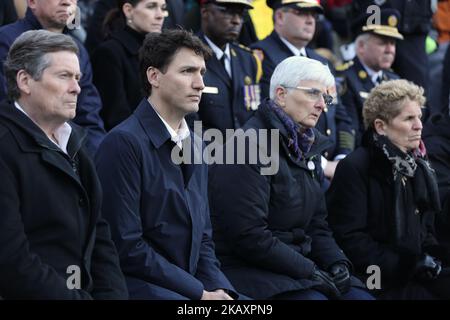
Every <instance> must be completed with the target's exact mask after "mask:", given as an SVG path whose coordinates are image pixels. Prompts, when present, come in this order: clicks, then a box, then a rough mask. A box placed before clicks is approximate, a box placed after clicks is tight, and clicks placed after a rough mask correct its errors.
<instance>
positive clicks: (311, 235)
mask: <svg viewBox="0 0 450 320" xmlns="http://www.w3.org/2000/svg"><path fill="white" fill-rule="evenodd" d="M266 103H267V101H265V102H263V103H262V104H261V105H260V106H259V109H258V111H257V112H256V113H255V116H254V117H252V118H251V119H250V120H249V121H248V122H247V124H246V125H245V126H244V128H243V129H244V130H248V129H257V130H259V129H263V130H267V129H279V130H280V136H279V140H277V139H275V140H274V141H273V143H279V154H277V155H279V170H274V171H276V172H273V173H274V174H273V175H262V174H261V168H264V167H265V166H264V165H262V163H261V161H258V162H257V163H255V164H251V163H250V157H251V156H250V157H249V152H250V150H259V151H261V152H263V153H265V152H266V151H265V149H266V148H268V150H271V151H270V152H273V153H274V154H276V148H275V147H274V146H275V145H274V144H272V143H269V144H268V145H267V144H265V143H260V144H259V143H258V144H257V145H255V144H256V143H257V141H256V140H253V141H251V142H250V145H251V147H250V145H247V148H246V149H245V154H246V159H247V161H248V162H247V163H246V164H245V165H244V164H237V163H236V162H235V163H234V164H230V163H226V164H223V165H221V164H216V165H214V166H213V167H212V169H211V170H210V186H209V200H210V208H211V219H212V222H213V228H214V240H215V243H216V253H217V256H218V257H219V259H220V260H221V262H222V270H223V271H224V272H225V274H226V275H227V276H228V278H229V279H230V280H231V282H232V283H233V285H234V287H235V288H236V289H237V290H238V291H240V292H242V293H244V294H246V295H248V296H250V297H252V298H256V299H266V298H270V297H272V296H274V295H277V294H280V293H284V292H288V291H295V290H302V289H307V288H310V287H312V286H314V284H315V283H314V282H313V281H311V280H310V279H309V278H310V277H311V275H312V272H313V267H314V265H315V264H317V265H318V266H319V267H320V268H322V269H327V268H328V267H330V266H331V265H332V264H333V263H335V262H337V261H347V262H348V263H349V264H350V262H349V261H348V259H347V258H346V256H345V255H344V254H343V253H342V251H341V249H340V248H339V247H338V246H337V244H336V242H335V241H334V239H333V236H332V234H331V231H330V229H329V228H328V223H327V221H326V217H327V211H326V207H325V200H324V195H323V192H322V191H321V185H320V180H321V177H322V169H321V167H320V153H321V151H322V150H323V149H324V148H327V146H328V144H329V142H328V140H327V139H326V138H325V137H323V136H322V135H321V134H320V133H319V132H318V131H317V130H315V135H316V140H315V142H314V144H313V146H312V148H311V150H310V152H308V153H307V154H306V160H302V161H297V160H295V159H294V156H293V154H292V153H291V152H290V151H289V150H288V148H287V147H286V137H287V132H286V129H285V128H284V126H283V124H282V123H281V122H280V121H279V120H278V118H277V116H276V115H275V113H274V112H273V111H271V110H270V109H269V107H268V106H267V105H266ZM250 131H251V130H250ZM258 132H263V131H258ZM268 141H269V142H270V141H271V138H270V136H269V138H268ZM238 152H239V151H238ZM240 152H243V151H242V150H241V151H240ZM235 154H236V155H237V156H241V155H242V154H240V153H239V154H237V153H235ZM235 160H237V159H235Z"/></svg>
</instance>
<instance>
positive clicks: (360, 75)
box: [358, 70, 367, 80]
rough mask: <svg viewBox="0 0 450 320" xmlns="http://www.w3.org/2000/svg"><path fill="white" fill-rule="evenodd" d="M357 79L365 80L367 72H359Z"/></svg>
mask: <svg viewBox="0 0 450 320" xmlns="http://www.w3.org/2000/svg"><path fill="white" fill-rule="evenodd" d="M358 77H360V78H361V79H363V80H364V79H365V78H367V72H365V71H364V70H359V72H358Z"/></svg>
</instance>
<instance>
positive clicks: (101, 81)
mask: <svg viewBox="0 0 450 320" xmlns="http://www.w3.org/2000/svg"><path fill="white" fill-rule="evenodd" d="M166 16H167V7H166V1H165V0H118V6H117V8H115V9H113V10H111V11H110V12H109V14H108V15H107V17H106V20H105V23H104V33H105V35H106V37H107V39H108V40H106V41H105V42H103V43H101V44H100V45H99V46H98V47H97V49H95V51H94V52H93V54H92V56H91V57H92V59H91V60H92V69H93V73H94V84H95V86H96V87H97V89H98V91H99V93H100V96H101V98H102V102H103V108H102V110H101V112H100V115H101V117H102V119H103V122H104V123H105V129H106V130H107V131H109V130H111V129H112V128H113V127H114V126H115V125H117V124H119V123H120V122H122V121H123V120H125V119H126V118H128V116H129V115H130V114H131V113H132V112H133V111H134V109H135V108H136V106H137V105H138V104H139V102H140V101H141V99H142V98H143V97H144V96H143V92H142V85H141V81H140V77H139V57H138V54H139V48H140V47H141V45H142V43H143V41H144V38H145V35H146V34H147V33H149V32H157V33H160V32H161V29H162V26H163V22H164V18H165V17H166Z"/></svg>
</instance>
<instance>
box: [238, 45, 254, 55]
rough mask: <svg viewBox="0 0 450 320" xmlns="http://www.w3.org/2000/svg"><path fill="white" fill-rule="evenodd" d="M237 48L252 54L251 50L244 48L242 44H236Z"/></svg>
mask: <svg viewBox="0 0 450 320" xmlns="http://www.w3.org/2000/svg"><path fill="white" fill-rule="evenodd" d="M237 45H238V46H239V48H241V49H242V50H245V51H248V52H250V53H252V49H250V48H249V47H246V46H244V45H243V44H240V43H238V44H237Z"/></svg>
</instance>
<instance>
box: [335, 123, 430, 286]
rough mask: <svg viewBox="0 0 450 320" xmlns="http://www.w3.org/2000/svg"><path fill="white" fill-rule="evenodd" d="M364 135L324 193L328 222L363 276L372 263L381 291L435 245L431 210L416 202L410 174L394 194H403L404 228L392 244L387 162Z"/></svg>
mask: <svg viewBox="0 0 450 320" xmlns="http://www.w3.org/2000/svg"><path fill="white" fill-rule="evenodd" d="M370 134H371V131H370V132H369V131H368V132H367V133H366V134H365V135H364V139H363V145H362V146H361V147H360V148H358V149H357V150H355V151H354V152H353V153H351V154H350V155H348V156H347V157H346V158H345V159H343V160H341V161H340V162H339V164H338V166H337V169H336V173H335V175H334V178H333V180H332V182H331V186H330V189H329V190H328V191H327V197H326V198H327V207H328V221H329V223H330V227H331V228H332V230H333V232H334V235H335V238H336V240H337V242H338V244H339V245H340V246H341V248H342V249H343V250H344V252H345V254H346V255H347V256H348V257H349V259H350V260H351V261H352V263H353V265H354V267H355V271H356V272H357V274H358V275H359V276H361V278H363V279H365V278H367V277H368V276H369V274H368V273H367V267H369V266H371V265H376V266H378V267H379V268H380V270H381V287H382V289H386V290H387V289H389V288H390V287H391V286H397V285H402V284H404V283H405V282H407V281H409V279H410V277H411V275H412V272H413V268H414V263H415V261H416V260H417V258H418V257H419V256H420V255H421V254H422V253H424V252H425V249H426V248H427V247H429V246H432V245H436V244H437V241H436V238H435V235H434V226H433V224H434V217H435V212H434V211H433V210H431V208H425V207H423V208H421V207H419V206H418V204H417V203H416V202H417V201H416V199H417V195H414V193H413V191H412V182H411V179H407V180H406V181H405V183H404V184H403V186H401V188H402V192H401V194H400V195H399V196H402V197H404V199H405V200H404V206H403V208H404V210H402V211H401V213H402V218H401V219H402V220H403V221H404V223H405V224H404V225H405V226H406V228H407V229H406V230H407V231H406V232H404V236H403V237H402V239H401V242H400V244H397V243H396V242H397V241H396V240H394V239H395V234H394V233H395V230H394V228H395V227H394V226H395V225H396V223H397V222H396V218H395V214H394V210H395V207H394V197H395V192H394V181H393V173H392V165H391V163H390V161H389V160H388V159H387V157H386V156H385V155H384V153H383V152H382V151H381V150H380V149H378V148H376V147H375V146H374V145H373V142H371V139H370Z"/></svg>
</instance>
